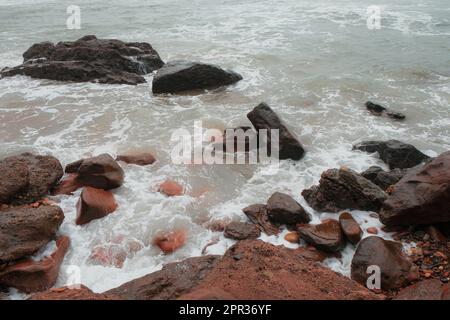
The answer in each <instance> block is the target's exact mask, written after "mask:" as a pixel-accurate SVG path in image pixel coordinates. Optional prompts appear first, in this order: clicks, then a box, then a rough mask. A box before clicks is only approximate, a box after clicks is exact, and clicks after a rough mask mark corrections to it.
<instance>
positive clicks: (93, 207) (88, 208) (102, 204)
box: [75, 187, 117, 225]
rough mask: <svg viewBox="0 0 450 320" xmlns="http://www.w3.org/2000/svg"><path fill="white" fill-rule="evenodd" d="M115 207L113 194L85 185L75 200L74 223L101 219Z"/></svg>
mask: <svg viewBox="0 0 450 320" xmlns="http://www.w3.org/2000/svg"><path fill="white" fill-rule="evenodd" d="M116 209H117V203H116V200H115V199H114V195H113V194H112V193H111V192H109V191H105V190H102V189H95V188H92V187H85V188H84V189H83V191H82V192H81V195H80V199H79V200H78V202H77V218H76V221H75V223H76V224H77V225H83V224H86V223H89V222H90V221H92V220H96V219H101V218H103V217H106V216H107V215H108V214H110V213H112V212H114V211H115V210H116Z"/></svg>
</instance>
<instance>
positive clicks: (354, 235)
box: [339, 212, 363, 245]
mask: <svg viewBox="0 0 450 320" xmlns="http://www.w3.org/2000/svg"><path fill="white" fill-rule="evenodd" d="M339 224H340V226H341V229H342V232H344V234H345V236H346V238H347V239H348V241H350V242H351V243H352V244H354V245H356V244H358V242H359V241H360V240H361V237H362V235H363V231H362V229H361V227H360V226H359V224H358V222H356V220H355V218H353V216H352V215H351V214H350V213H349V212H342V213H341V215H340V216H339Z"/></svg>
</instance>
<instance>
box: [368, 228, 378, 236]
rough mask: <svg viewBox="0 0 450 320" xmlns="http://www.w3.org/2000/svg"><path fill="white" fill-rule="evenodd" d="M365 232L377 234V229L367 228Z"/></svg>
mask: <svg viewBox="0 0 450 320" xmlns="http://www.w3.org/2000/svg"><path fill="white" fill-rule="evenodd" d="M366 231H367V233H370V234H378V229H377V228H375V227H369V228H367V229H366Z"/></svg>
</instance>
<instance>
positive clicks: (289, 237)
mask: <svg viewBox="0 0 450 320" xmlns="http://www.w3.org/2000/svg"><path fill="white" fill-rule="evenodd" d="M284 240H286V241H287V242H290V243H298V242H299V240H300V236H299V235H298V232H295V231H293V232H289V233H287V234H286V235H285V236H284Z"/></svg>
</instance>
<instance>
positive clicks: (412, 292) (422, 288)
mask: <svg viewBox="0 0 450 320" xmlns="http://www.w3.org/2000/svg"><path fill="white" fill-rule="evenodd" d="M447 290H448V285H447V284H443V283H442V282H441V281H439V280H437V279H430V280H422V281H420V282H417V283H415V284H413V285H410V286H408V287H406V288H403V289H402V290H400V292H399V293H398V294H397V295H396V296H395V298H394V300H449V299H450V296H448V294H447Z"/></svg>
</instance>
